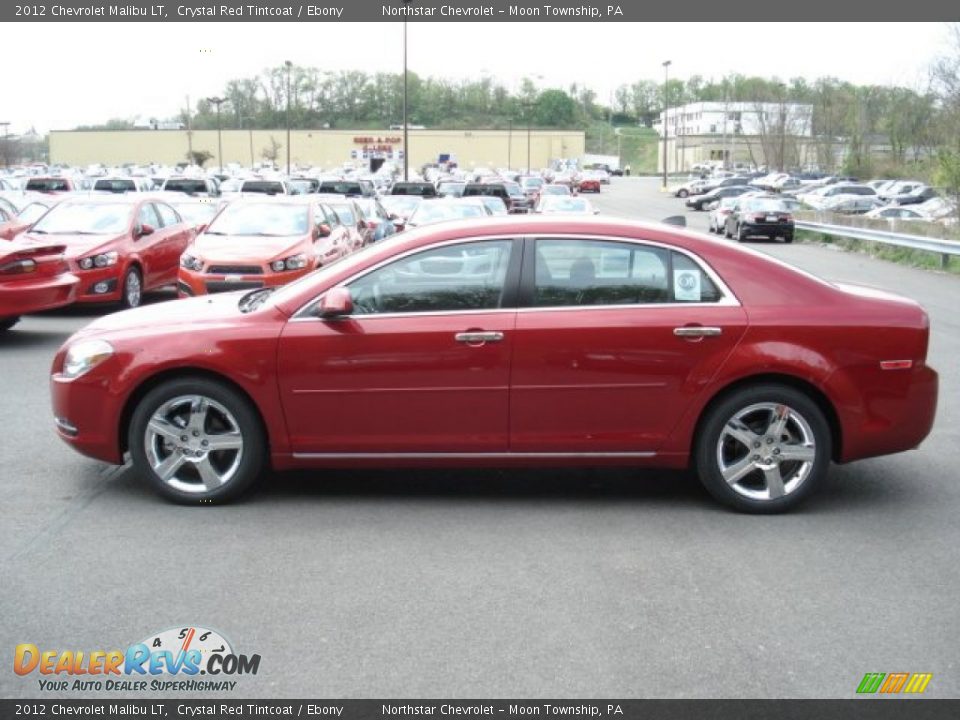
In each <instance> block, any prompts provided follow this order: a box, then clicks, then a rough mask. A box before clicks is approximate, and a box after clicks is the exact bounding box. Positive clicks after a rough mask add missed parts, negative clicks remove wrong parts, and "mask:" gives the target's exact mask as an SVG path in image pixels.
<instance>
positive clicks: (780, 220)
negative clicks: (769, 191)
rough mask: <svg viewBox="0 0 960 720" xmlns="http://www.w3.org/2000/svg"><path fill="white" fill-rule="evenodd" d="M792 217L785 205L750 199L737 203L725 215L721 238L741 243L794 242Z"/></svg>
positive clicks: (765, 199) (778, 200) (756, 198)
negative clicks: (756, 240)
mask: <svg viewBox="0 0 960 720" xmlns="http://www.w3.org/2000/svg"><path fill="white" fill-rule="evenodd" d="M793 229H794V224H793V215H791V214H790V211H789V210H788V209H787V206H786V204H785V203H784V202H783V201H782V200H780V199H779V198H776V197H751V198H744V199H743V200H740V201H738V202H737V204H736V205H734V207H733V211H732V212H731V213H730V214H729V215H727V221H726V224H725V225H724V231H723V234H724V235H725V236H726V237H728V238H734V237H735V238H736V239H737V242H744V241H745V240H747V239H748V238H751V237H764V238H767V239H769V240H774V239H776V238H783V240H784V242H788V243H789V242H793Z"/></svg>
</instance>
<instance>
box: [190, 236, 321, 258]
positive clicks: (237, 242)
mask: <svg viewBox="0 0 960 720" xmlns="http://www.w3.org/2000/svg"><path fill="white" fill-rule="evenodd" d="M303 240H304V238H303V236H302V235H281V236H277V237H259V236H251V235H208V234H207V233H204V234H203V235H200V236H199V237H198V238H197V239H196V240H194V241H193V245H191V246H190V249H188V250H187V252H188V253H190V254H196V255H198V256H199V257H201V258H203V259H204V260H213V261H218V262H265V261H267V260H273V259H274V258H276V257H286V256H287V255H290V254H293V253H295V252H296V251H297V250H298V248H299V247H300V245H301V243H302V242H303Z"/></svg>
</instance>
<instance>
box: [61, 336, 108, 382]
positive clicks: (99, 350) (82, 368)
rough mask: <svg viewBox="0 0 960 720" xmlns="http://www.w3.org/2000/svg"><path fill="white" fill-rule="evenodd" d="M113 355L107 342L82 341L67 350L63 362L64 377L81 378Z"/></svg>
mask: <svg viewBox="0 0 960 720" xmlns="http://www.w3.org/2000/svg"><path fill="white" fill-rule="evenodd" d="M111 355H113V347H112V346H111V345H110V343H108V342H106V341H105V340H81V341H80V342H78V343H74V344H73V345H71V346H70V349H69V350H67V356H66V357H65V358H64V360H63V376H64V377H66V378H70V379H73V378H76V377H80V376H81V375H83V374H84V373H86V372H89V371H90V370H92V369H93V368H95V367H96V366H97V365H99V364H100V363H102V362H103V361H104V360H106V359H107V358H109V357H110V356H111Z"/></svg>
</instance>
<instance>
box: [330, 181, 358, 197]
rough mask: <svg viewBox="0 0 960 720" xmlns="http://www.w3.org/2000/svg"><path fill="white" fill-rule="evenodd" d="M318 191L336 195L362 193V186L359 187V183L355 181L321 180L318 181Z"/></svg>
mask: <svg viewBox="0 0 960 720" xmlns="http://www.w3.org/2000/svg"><path fill="white" fill-rule="evenodd" d="M320 192H321V193H334V194H336V195H362V194H363V188H361V187H360V183H355V182H322V183H320Z"/></svg>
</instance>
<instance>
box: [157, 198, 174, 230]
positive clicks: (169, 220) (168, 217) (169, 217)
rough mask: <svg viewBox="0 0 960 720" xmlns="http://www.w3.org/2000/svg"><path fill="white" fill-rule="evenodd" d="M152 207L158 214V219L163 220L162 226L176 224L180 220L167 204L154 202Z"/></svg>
mask: <svg viewBox="0 0 960 720" xmlns="http://www.w3.org/2000/svg"><path fill="white" fill-rule="evenodd" d="M154 207H155V208H156V209H157V212H158V213H159V214H160V219H161V220H162V221H163V226H164V227H170V226H171V225H176V224H177V223H179V222H181V220H180V216H179V215H177V213H176V211H175V210H174V209H173V208H172V207H170V206H169V205H165V204H163V203H156V204H155V205H154Z"/></svg>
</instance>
